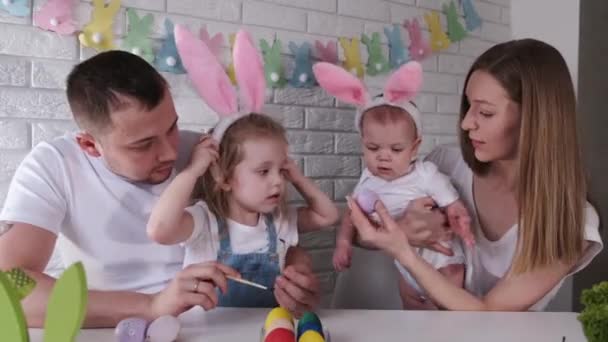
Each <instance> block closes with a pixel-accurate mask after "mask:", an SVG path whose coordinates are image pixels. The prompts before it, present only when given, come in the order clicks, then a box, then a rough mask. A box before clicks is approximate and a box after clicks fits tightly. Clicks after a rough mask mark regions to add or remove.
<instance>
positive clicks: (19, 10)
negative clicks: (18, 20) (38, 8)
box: [0, 0, 30, 17]
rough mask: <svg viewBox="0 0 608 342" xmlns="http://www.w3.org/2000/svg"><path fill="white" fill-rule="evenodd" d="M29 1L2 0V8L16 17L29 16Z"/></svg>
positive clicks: (0, 4) (0, 3)
mask: <svg viewBox="0 0 608 342" xmlns="http://www.w3.org/2000/svg"><path fill="white" fill-rule="evenodd" d="M29 3H30V2H29V1H28V0H0V9H2V10H5V11H6V12H8V13H9V14H10V15H12V16H15V17H27V16H28V15H30V7H29Z"/></svg>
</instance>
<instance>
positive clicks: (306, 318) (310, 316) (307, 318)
mask: <svg viewBox="0 0 608 342" xmlns="http://www.w3.org/2000/svg"><path fill="white" fill-rule="evenodd" d="M308 322H315V323H317V324H319V325H321V320H320V319H319V316H317V315H316V314H315V313H314V312H310V311H308V312H305V313H304V314H303V315H302V318H300V320H299V321H298V326H300V325H302V324H305V323H308Z"/></svg>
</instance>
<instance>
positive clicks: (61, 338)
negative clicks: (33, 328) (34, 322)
mask: <svg viewBox="0 0 608 342" xmlns="http://www.w3.org/2000/svg"><path fill="white" fill-rule="evenodd" d="M87 298H88V296H87V279H86V276H85V273H84V267H83V266H82V263H75V264H73V265H72V266H70V267H69V268H68V269H66V270H65V271H64V272H63V273H62V274H61V277H60V278H59V279H58V280H57V281H56V282H55V286H53V290H52V291H51V295H50V297H49V301H48V304H47V308H46V319H45V321H44V342H68V341H74V339H75V338H76V336H77V334H78V332H79V331H80V328H81V327H82V322H83V321H84V316H85V313H86V307H87Z"/></svg>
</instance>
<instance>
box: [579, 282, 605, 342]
mask: <svg viewBox="0 0 608 342" xmlns="http://www.w3.org/2000/svg"><path fill="white" fill-rule="evenodd" d="M581 303H583V305H585V309H584V310H583V311H582V312H581V313H580V314H579V315H578V320H579V321H580V322H581V324H582V325H583V332H584V333H585V336H586V337H587V339H588V340H589V342H606V341H608V281H603V282H601V283H599V284H596V285H594V286H593V287H592V288H590V289H586V290H583V294H582V295H581Z"/></svg>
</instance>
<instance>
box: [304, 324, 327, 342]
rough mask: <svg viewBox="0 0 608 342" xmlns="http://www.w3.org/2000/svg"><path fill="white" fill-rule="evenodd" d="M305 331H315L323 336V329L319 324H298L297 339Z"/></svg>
mask: <svg viewBox="0 0 608 342" xmlns="http://www.w3.org/2000/svg"><path fill="white" fill-rule="evenodd" d="M307 331H316V332H317V333H319V335H321V336H323V327H322V326H321V323H317V322H306V323H304V324H298V339H299V338H300V337H301V336H302V335H304V334H305V333H306V332H307Z"/></svg>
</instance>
